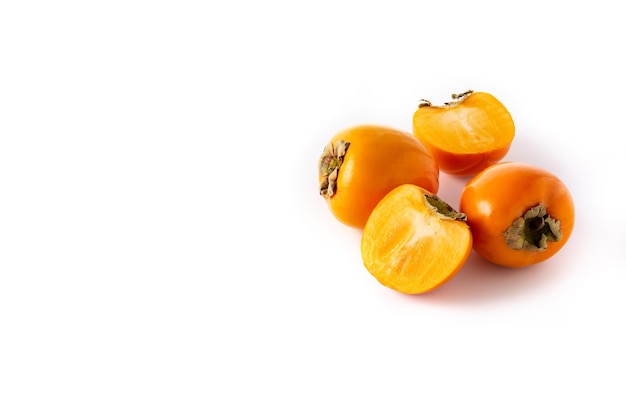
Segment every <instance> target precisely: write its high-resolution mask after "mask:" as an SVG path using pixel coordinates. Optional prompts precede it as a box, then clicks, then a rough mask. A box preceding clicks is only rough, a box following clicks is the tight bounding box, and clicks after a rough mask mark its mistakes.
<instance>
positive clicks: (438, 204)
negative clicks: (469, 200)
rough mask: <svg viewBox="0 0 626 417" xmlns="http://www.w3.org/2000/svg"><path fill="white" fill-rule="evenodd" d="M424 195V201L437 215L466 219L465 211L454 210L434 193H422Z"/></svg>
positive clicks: (452, 218)
mask: <svg viewBox="0 0 626 417" xmlns="http://www.w3.org/2000/svg"><path fill="white" fill-rule="evenodd" d="M424 197H425V198H426V202H427V203H428V205H429V206H430V208H431V209H433V210H434V211H435V212H436V213H437V215H438V216H440V217H443V218H446V219H450V220H460V221H466V220H467V216H466V215H465V213H461V212H458V211H456V210H455V209H453V208H452V206H451V205H450V204H448V203H446V202H445V201H443V200H442V199H440V198H439V197H437V196H436V195H428V194H424Z"/></svg>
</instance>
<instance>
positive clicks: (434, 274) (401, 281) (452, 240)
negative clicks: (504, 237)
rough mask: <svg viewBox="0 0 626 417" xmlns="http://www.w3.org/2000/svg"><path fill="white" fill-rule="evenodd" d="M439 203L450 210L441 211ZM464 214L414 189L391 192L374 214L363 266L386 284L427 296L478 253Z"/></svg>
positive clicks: (364, 236)
mask: <svg viewBox="0 0 626 417" xmlns="http://www.w3.org/2000/svg"><path fill="white" fill-rule="evenodd" d="M429 198H430V199H431V200H430V201H433V200H438V201H439V202H441V203H442V204H443V205H444V206H447V209H449V210H450V211H447V210H441V209H437V208H436V207H435V206H434V205H433V204H432V203H431V202H429ZM463 219H464V216H463V214H462V213H458V212H456V211H454V210H453V209H452V208H451V207H450V206H448V205H447V204H446V203H445V202H442V201H441V200H439V199H437V198H436V197H435V196H434V195H433V194H432V193H430V192H428V191H427V190H425V189H423V188H421V187H418V186H416V185H413V184H404V185H401V186H398V187H396V188H395V189H393V190H392V191H390V192H389V193H388V194H387V195H386V196H385V197H384V198H383V199H382V200H381V201H380V202H379V203H378V204H377V205H376V207H375V208H374V210H373V211H372V214H371V215H370V217H369V219H368V220H367V223H366V225H365V228H364V229H363V234H362V236H361V256H362V259H363V264H364V266H365V268H366V269H367V270H368V272H369V273H370V274H372V275H373V276H374V277H375V278H376V279H377V280H378V281H379V282H380V283H381V284H383V285H384V286H386V287H389V288H391V289H393V290H396V291H398V292H401V293H404V294H423V293H427V292H430V291H433V290H435V289H436V288H439V287H441V286H442V285H444V284H445V283H446V282H448V281H450V280H451V279H452V278H453V277H454V276H455V275H456V274H457V273H458V272H459V271H460V270H461V268H462V267H463V265H464V264H465V262H466V261H467V259H468V257H469V255H470V253H471V251H472V234H471V232H470V230H469V227H468V225H467V224H466V223H465V221H464V220H463Z"/></svg>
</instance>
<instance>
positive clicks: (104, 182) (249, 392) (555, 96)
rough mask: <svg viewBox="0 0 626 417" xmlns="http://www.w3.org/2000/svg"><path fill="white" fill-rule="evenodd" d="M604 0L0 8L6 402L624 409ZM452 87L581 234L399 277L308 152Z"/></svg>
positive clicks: (618, 49)
mask: <svg viewBox="0 0 626 417" xmlns="http://www.w3.org/2000/svg"><path fill="white" fill-rule="evenodd" d="M619 6H620V3H619V2H612V1H604V0H599V1H594V2H554V1H553V2H551V1H545V0H544V1H526V2H520V3H507V2H496V1H493V2H489V1H477V2H469V1H441V2H437V1H394V0H389V1H385V2H372V1H358V2H357V1H349V2H348V1H341V0H333V1H317V2H310V3H304V2H295V1H292V2H288V1H279V0H270V1H264V2H261V1H259V2H255V1H231V2H208V3H207V2H203V1H195V2H194V1H175V2H174V1H150V2H148V1H137V0H125V1H115V0H114V1H107V2H81V1H57V2H43V1H28V0H25V1H19V2H17V1H15V2H3V3H2V5H1V6H0V415H2V416H8V417H13V416H48V415H63V416H161V415H162V416H257V415H268V416H270V415H271V416H360V415H379V416H415V415H423V416H468V415H471V416H474V415H475V416H555V415H562V416H565V415H572V414H574V413H576V415H587V416H590V415H595V416H624V415H626V399H625V398H624V392H625V389H626V380H625V375H626V359H625V353H624V352H626V342H625V340H626V339H625V338H624V320H625V318H626V304H625V303H624V293H625V290H626V281H625V279H626V274H625V272H626V267H625V266H624V257H625V253H626V252H625V251H626V243H625V240H624V235H625V233H626V226H625V221H624V219H623V216H622V215H621V210H622V206H621V204H622V202H623V198H622V194H623V187H624V184H623V181H624V162H623V160H624V158H623V156H622V155H623V142H624V124H623V115H624V106H625V105H624V101H623V94H624V92H625V91H626V85H625V82H624V79H625V78H624V74H625V73H626V66H625V64H624V60H623V57H622V55H623V41H624V39H626V30H625V29H624V23H623V19H622V16H623V14H622V13H621V9H622V8H621V7H619ZM466 89H474V90H477V91H487V92H490V93H492V94H493V95H495V96H496V97H497V98H499V99H500V100H501V101H502V102H503V103H504V104H505V105H506V106H507V108H508V109H509V111H510V112H511V114H512V115H513V117H514V120H515V123H516V127H517V131H516V137H515V140H514V143H513V146H512V148H511V151H510V153H509V155H507V157H506V159H507V160H521V161H525V162H529V163H533V164H536V165H539V166H542V167H543V168H546V169H548V170H550V171H552V172H553V173H554V174H556V175H557V176H559V177H560V178H561V179H562V180H563V181H564V182H565V183H566V184H567V185H568V187H569V188H570V191H571V193H572V195H573V197H574V199H575V202H576V209H577V223H576V227H575V231H574V235H573V237H572V238H571V240H570V241H569V242H568V244H567V245H566V247H565V248H564V249H563V250H562V251H561V252H559V253H558V254H557V255H556V256H555V257H554V258H552V259H551V260H549V261H547V262H545V263H544V264H541V265H537V266H534V267H531V268H527V269H523V270H506V269H502V268H497V267H494V266H490V265H488V264H486V263H484V262H483V261H481V260H480V259H478V258H477V257H476V256H474V255H472V256H471V257H470V259H469V261H468V263H467V264H466V266H465V268H464V269H463V270H462V271H461V272H460V273H459V274H458V275H457V276H456V277H455V278H454V279H453V280H452V281H451V282H449V283H448V284H447V285H446V286H444V287H442V288H440V289H438V290H436V291H435V292H432V293H429V294H426V295H422V296H405V295H401V294H399V293H395V292H393V291H392V290H389V289H387V288H386V287H383V286H381V285H380V284H379V283H378V282H377V281H376V280H375V279H374V278H373V277H371V276H370V275H369V274H368V273H367V272H366V271H365V269H364V267H363V265H362V262H361V258H360V252H359V238H360V234H359V232H358V231H356V230H353V229H350V228H347V227H345V226H343V225H341V224H340V223H338V222H337V221H336V220H335V219H334V218H333V217H332V216H331V214H330V212H329V211H328V209H327V207H326V205H325V203H324V201H323V199H322V198H321V197H319V195H318V192H317V173H316V169H317V158H318V156H319V154H320V153H321V151H322V148H323V146H324V145H325V144H326V142H327V141H328V140H329V139H330V137H331V136H332V135H333V134H334V133H336V132H337V131H338V130H340V129H343V128H344V127H348V126H350V125H354V124H360V123H378V124H384V125H389V126H393V127H396V128H399V129H404V130H410V129H411V118H412V114H413V112H414V110H415V109H416V105H417V103H418V101H419V99H421V98H428V99H430V100H431V101H433V102H434V103H441V102H443V101H447V100H448V99H449V95H450V94H451V93H456V92H462V91H465V90H466ZM464 183H465V179H458V178H451V177H448V176H446V175H444V174H442V176H441V189H440V195H441V196H442V197H443V198H444V199H446V200H447V201H449V202H450V203H451V204H453V205H456V204H457V201H458V196H459V193H460V191H461V189H462V187H463V185H464Z"/></svg>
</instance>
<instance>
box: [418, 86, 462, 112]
mask: <svg viewBox="0 0 626 417" xmlns="http://www.w3.org/2000/svg"><path fill="white" fill-rule="evenodd" d="M473 92H474V91H473V90H467V91H465V92H463V93H460V94H452V101H449V102H447V103H443V106H433V104H432V103H431V102H430V101H428V100H426V99H421V100H420V101H419V104H418V105H417V107H418V108H422V107H450V106H454V105H457V104H459V103H460V102H462V101H463V100H464V99H466V98H467V97H469V96H470V94H472V93H473Z"/></svg>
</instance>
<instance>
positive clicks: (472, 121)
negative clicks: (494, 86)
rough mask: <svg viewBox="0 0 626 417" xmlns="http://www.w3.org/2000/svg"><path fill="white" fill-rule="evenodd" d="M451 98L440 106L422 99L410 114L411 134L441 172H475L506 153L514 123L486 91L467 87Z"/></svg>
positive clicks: (500, 158) (509, 115)
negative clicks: (429, 152)
mask: <svg viewBox="0 0 626 417" xmlns="http://www.w3.org/2000/svg"><path fill="white" fill-rule="evenodd" d="M452 99H453V100H452V101H451V102H449V103H445V104H443V105H441V106H435V105H433V104H432V103H431V102H430V101H428V100H422V101H421V103H420V104H419V106H418V109H417V110H416V111H415V113H414V114H413V134H414V135H415V136H416V137H417V138H418V139H419V140H420V141H422V142H423V143H424V145H426V146H427V147H428V149H429V150H430V151H431V153H432V154H433V157H434V158H435V160H436V161H437V164H438V165H439V168H440V169H441V170H442V171H443V172H446V173H448V174H451V175H458V176H471V175H475V174H477V173H478V172H480V171H482V170H483V169H485V168H486V167H488V166H490V165H493V164H494V163H496V162H499V161H500V160H502V158H504V157H505V156H506V154H507V153H508V152H509V149H510V147H511V143H512V141H513V138H514V136H515V124H514V122H513V118H512V117H511V114H510V113H509V111H508V110H507V108H506V107H505V106H504V105H503V104H502V103H501V102H500V101H499V100H498V99H496V98H495V97H494V96H493V95H491V94H489V93H485V92H473V91H472V90H469V91H466V92H465V93H462V94H453V95H452Z"/></svg>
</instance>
